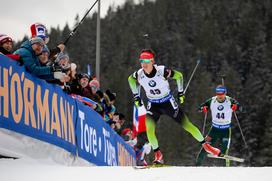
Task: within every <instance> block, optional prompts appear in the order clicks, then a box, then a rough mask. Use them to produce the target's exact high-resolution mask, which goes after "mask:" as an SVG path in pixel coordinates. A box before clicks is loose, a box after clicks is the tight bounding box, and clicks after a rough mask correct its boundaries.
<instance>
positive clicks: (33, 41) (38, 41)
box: [30, 36, 45, 46]
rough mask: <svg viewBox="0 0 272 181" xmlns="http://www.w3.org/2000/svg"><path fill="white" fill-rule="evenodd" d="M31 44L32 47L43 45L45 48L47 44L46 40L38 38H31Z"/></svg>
mask: <svg viewBox="0 0 272 181" xmlns="http://www.w3.org/2000/svg"><path fill="white" fill-rule="evenodd" d="M30 43H31V45H33V44H35V43H38V44H41V45H42V46H44V44H45V43H44V40H43V39H42V38H40V37H38V36H36V37H33V38H31V39H30Z"/></svg>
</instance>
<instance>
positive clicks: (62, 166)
mask: <svg viewBox="0 0 272 181" xmlns="http://www.w3.org/2000/svg"><path fill="white" fill-rule="evenodd" d="M0 153H1V154H5V155H9V156H17V157H20V159H16V160H13V159H0V181H24V180H27V181H37V180H39V181H57V180H62V181H75V180H76V181H85V180H86V181H90V180H94V181H96V180H97V181H104V180H107V181H115V180H116V181H134V180H135V181H142V180H148V181H152V180H154V181H164V180H167V181H170V180H171V181H173V180H179V181H195V180H197V181H237V180H241V181H242V180H246V181H256V180H259V181H270V180H271V177H272V167H259V168H256V167H255V168H254V167H231V168H223V167H164V168H150V169H134V168H133V167H97V166H92V165H90V164H89V163H88V162H86V161H84V160H83V159H78V158H75V157H72V156H71V155H70V154H68V153H67V152H66V151H64V150H63V149H61V148H58V147H55V146H52V145H50V144H47V143H43V142H40V141H38V140H35V139H32V138H30V137H27V136H23V135H21V134H14V132H11V131H8V130H3V129H0Z"/></svg>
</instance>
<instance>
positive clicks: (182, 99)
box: [178, 92, 185, 104]
mask: <svg viewBox="0 0 272 181" xmlns="http://www.w3.org/2000/svg"><path fill="white" fill-rule="evenodd" d="M178 99H179V103H180V104H183V103H184V99H185V95H184V94H183V92H179V93H178Z"/></svg>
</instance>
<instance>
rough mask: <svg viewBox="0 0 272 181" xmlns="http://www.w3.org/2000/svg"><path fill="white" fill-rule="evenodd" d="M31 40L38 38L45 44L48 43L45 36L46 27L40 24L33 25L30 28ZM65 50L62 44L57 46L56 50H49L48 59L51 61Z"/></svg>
mask: <svg viewBox="0 0 272 181" xmlns="http://www.w3.org/2000/svg"><path fill="white" fill-rule="evenodd" d="M30 31H31V38H33V37H36V36H38V37H40V38H42V39H43V40H44V41H45V44H47V43H48V42H49V37H48V36H47V35H46V31H47V30H46V27H45V26H44V25H43V24H41V23H34V24H32V25H31V26H30ZM64 48H65V45H64V44H62V43H61V44H59V45H58V46H57V47H56V48H53V49H50V56H49V59H52V58H53V57H54V56H55V55H56V54H58V53H60V52H63V51H64Z"/></svg>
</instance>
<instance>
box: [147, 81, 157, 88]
mask: <svg viewBox="0 0 272 181" xmlns="http://www.w3.org/2000/svg"><path fill="white" fill-rule="evenodd" d="M148 85H149V86H150V87H155V86H156V82H155V81H154V80H150V81H149V82H148Z"/></svg>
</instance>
